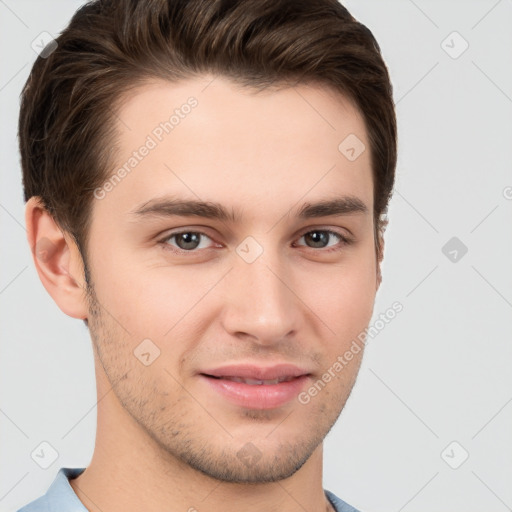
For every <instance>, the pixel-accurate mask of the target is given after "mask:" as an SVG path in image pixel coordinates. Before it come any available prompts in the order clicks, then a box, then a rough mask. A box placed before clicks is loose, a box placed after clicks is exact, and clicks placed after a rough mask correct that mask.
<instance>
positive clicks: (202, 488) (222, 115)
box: [26, 76, 380, 512]
mask: <svg viewBox="0 0 512 512" xmlns="http://www.w3.org/2000/svg"><path fill="white" fill-rule="evenodd" d="M212 80H213V81H212ZM190 96H194V97H195V98H197V100H198V106H197V107H195V108H194V109H193V110H192V111H191V113H190V114H189V115H188V116H186V117H185V118H184V119H181V120H180V124H179V125H178V126H177V127H175V129H174V130H173V131H172V132H171V133H170V134H168V135H167V136H166V137H165V138H164V139H163V140H162V141H161V142H160V143H159V144H158V146H157V147H156V148H154V149H153V150H152V151H151V152H150V153H149V154H148V156H146V157H145V158H144V159H143V160H142V161H141V162H140V163H139V164H138V165H137V167H136V168H135V169H133V170H132V171H131V173H130V174H129V175H127V176H126V177H125V178H124V179H123V180H122V181H121V182H120V183H119V184H117V185H116V186H115V187H114V188H113V189H112V190H111V191H110V192H109V193H108V194H106V196H105V197H104V198H103V199H101V200H100V199H94V204H93V211H92V221H91V226H90V239H89V244H88V247H87V249H88V268H89V272H90V275H91V279H92V283H91V284H92V286H93V292H92V295H91V296H89V297H88V296H87V294H86V293H85V289H86V283H85V279H84V267H83V262H82V259H81V256H80V253H79V251H78V249H77V247H76V245H75V243H74V242H73V240H72V239H71V237H70V236H69V235H68V234H67V233H66V232H65V231H62V230H61V229H60V228H59V227H58V226H57V224H56V223H55V222H54V221H53V219H52V218H51V217H50V216H49V215H48V213H47V212H45V211H44V209H42V208H41V204H40V202H39V201H38V198H32V199H30V200H29V201H28V203H27V207H26V223H27V230H28V240H29V244H30V245H31V247H35V246H36V244H37V243H40V242H41V240H44V241H45V243H47V244H48V241H49V243H50V246H51V248H52V250H51V251H48V252H47V253H46V254H45V257H44V258H38V257H37V255H35V256H34V262H35V265H36V268H37V271H38V273H39V276H40V278H41V281H42V283H43V285H44V286H45V288H46V289H47V291H48V292H49V294H50V295H51V296H52V298H53V299H54V300H55V302H56V303H57V304H58V306H59V307H60V308H61V310H62V311H63V312H64V313H66V314H67V315H69V316H71V317H74V318H80V319H87V320H88V325H89V329H90V333H91V338H92V341H93V347H94V357H95V369H96V379H97V392H98V405H97V418H98V419H97V434H96V446H95V451H94V455H93V457H92V461H91V463H90V465H89V466H88V468H87V469H86V471H85V472H84V473H83V474H82V475H80V476H79V477H78V478H76V479H74V480H71V481H70V483H71V486H72V488H73V489H74V491H75V492H76V494H77V496H78V497H79V499H80V500H81V501H82V502H83V504H84V505H85V506H86V507H87V508H88V509H89V510H90V511H98V512H100V511H103V512H104V511H107V510H108V511H109V512H118V511H119V512H121V511H123V512H131V511H134V512H135V511H138V510H142V509H144V510H148V511H162V510H166V511H167V512H174V511H176V512H178V511H186V510H190V509H191V508H194V509H196V510H212V511H217V510H222V511H224V512H229V511H235V510H236V511H239V510H244V511H247V512H252V511H261V510H267V511H278V510H279V511H280V512H291V511H299V510H307V511H310V512H313V511H322V512H323V511H325V510H326V509H327V510H329V507H328V505H327V500H326V498H325V496H324V494H323V488H322V448H323V444H322V441H323V439H324V437H325V436H326V434H327V432H328V431H329V429H330V428H331V427H332V426H333V424H334V423H335V421H336V419H337V418H338V416H339V414H340V413H341V411H342V409H343V407H344V405H345V402H346V400H347V398H348V397H349V395H350V392H351V389H352V386H353V384H354V382H355V379H356V375H357V372H358V370H359V366H360V362H361V357H362V354H363V351H362V350H361V351H360V352H359V353H358V354H356V355H354V358H353V359H352V361H351V362H350V364H348V365H347V366H345V367H344V368H343V370H342V371H340V372H337V373H336V377H335V378H333V379H332V380H331V381H330V382H329V383H328V384H327V386H326V387H325V388H324V389H323V390H322V391H321V392H319V393H318V394H317V395H316V396H315V397H313V398H312V399H311V401H310V402H309V403H307V404H301V403H300V402H299V401H298V400H291V401H290V402H288V403H286V404H285V405H283V406H280V407H277V408H275V409H271V410H257V409H249V408H244V407H240V406H237V405H234V404H232V403H231V402H229V401H227V400H226V399H225V398H224V397H222V396H221V395H219V394H218V393H216V392H215V391H213V390H212V389H210V387H209V386H207V385H206V384H205V383H204V380H202V379H200V378H199V377H198V371H200V370H201V369H205V368H212V367H218V366H221V365H225V364H227V363H240V362H244V363H246V362H250V363H254V364H257V365H269V364H273V363H278V362H283V363H292V364H296V365H298V366H301V367H306V368H308V369H309V370H310V371H311V376H310V381H309V383H308V384H307V385H306V386H305V388H304V389H307V388H308V387H309V386H310V385H311V384H312V383H314V382H316V381H317V380H318V379H319V378H321V376H322V374H323V373H324V372H325V371H326V370H327V369H328V368H330V367H332V365H333V363H334V362H335V361H336V358H337V357H338V356H339V355H342V354H344V353H345V351H346V350H347V349H348V348H349V347H350V345H351V343H352V340H353V339H355V338H356V336H357V335H358V334H359V333H360V332H361V331H363V330H364V329H365V327H367V326H368V324H369V322H370V320H371V316H372V312H373V306H374V300H375V294H376V291H377V289H378V287H379V284H380V276H379V268H378V267H379V264H380V262H378V261H377V260H376V251H375V241H374V225H373V215H372V212H373V181H372V172H371V163H370V152H369V150H368V149H367V150H366V151H364V152H363V153H362V154H361V155H360V156H359V157H358V158H357V159H356V160H355V161H352V162H351V161H349V160H348V159H347V158H345V156H344V155H342V154H341V153H340V151H339V150H338V145H339V144H340V142H341V141H342V140H343V139H344V138H345V137H346V136H347V135H349V134H351V133H353V134H356V135H357V137H358V138H359V139H361V140H362V141H363V142H364V144H365V145H366V148H369V147H370V144H369V141H368V137H367V134H366V130H365V126H364V122H363V119H362V117H361V115H360V114H359V113H358V111H357V110H356V109H355V108H354V107H353V105H352V104H351V103H350V102H349V101H347V99H345V98H344V97H343V96H341V95H339V94H335V93H334V92H332V91H330V90H329V89H327V88H326V87H325V86H322V85H309V86H306V85H301V86H297V87H295V88H283V89H280V90H267V91H264V92H259V93H257V94H256V93H255V91H254V90H251V89H247V88H244V89H242V88H240V87H237V86H235V84H234V83H233V82H231V81H229V80H228V79H225V78H222V77H218V76H217V77H212V76H202V77H199V78H195V79H191V80H187V81H184V82H180V83H178V84H170V83H166V82H162V81H153V82H148V83H147V84H145V85H143V86H141V87H139V88H138V89H136V90H134V91H132V92H131V93H130V95H129V96H127V97H126V98H125V101H124V102H123V103H122V106H121V107H120V109H119V112H118V115H119V118H120V121H119V122H118V126H117V129H118V133H119V138H118V147H117V153H116V166H115V167H114V168H113V170H115V169H117V168H118V167H119V166H121V165H122V164H123V163H124V162H126V160H127V159H128V158H129V156H130V155H131V154H132V152H133V151H134V150H136V149H137V148H139V147H140V146H141V145H142V144H143V143H144V141H145V140H146V137H147V136H148V134H151V133H152V130H153V129H154V128H155V126H157V125H158V124H159V123H160V122H161V121H163V120H165V119H168V117H169V115H170V113H172V111H173V110H174V108H177V107H179V106H180V105H182V104H183V103H185V102H186V100H187V98H189V97H190ZM167 112H169V113H167ZM165 194H174V195H176V196H180V197H183V198H186V199H201V200H204V201H217V202H219V203H222V204H223V205H224V206H225V207H226V208H227V209H228V210H231V209H232V208H233V209H234V210H235V211H237V212H239V213H240V216H241V219H240V220H239V221H238V222H236V223H232V222H229V221H219V220H214V219H207V218H199V217H167V218H165V217H156V216H155V217H151V218H144V219H141V218H137V217H135V216H134V215H133V214H131V213H130V212H131V211H133V210H134V209H135V208H136V207H137V206H140V205H141V204H144V203H146V202H147V201H149V200H151V199H153V198H155V197H160V196H162V195H165ZM333 195H336V196H338V195H351V196H355V197H357V198H359V199H360V200H361V201H362V202H363V203H364V204H365V205H366V206H367V209H368V210H367V212H366V213H362V212H359V213H352V214H349V215H342V216H330V217H321V218H314V219H307V220H304V219H299V218H298V217H297V216H296V212H297V211H298V209H299V207H300V206H302V205H303V204H304V203H306V202H308V203H312V202H315V201H318V200H321V199H326V198H332V197H333ZM183 228H185V230H188V231H192V232H197V231H198V230H199V231H201V232H204V233H205V234H206V235H207V236H206V237H204V236H203V237H202V238H201V239H200V240H201V243H200V245H199V247H198V248H195V249H193V251H195V252H189V253H187V254H183V255H178V254H175V253H173V252H172V250H169V248H168V247H169V246H171V247H173V248H175V249H178V248H182V249H183V248H184V247H185V249H186V247H187V246H186V244H184V243H183V241H181V245H180V240H178V238H179V237H175V238H167V240H164V241H163V242H162V240H163V239H164V238H165V237H166V236H167V237H169V235H170V232H171V231H172V230H174V231H177V230H182V229H183ZM320 228H321V229H323V230H326V229H331V230H334V231H337V232H339V233H341V234H343V235H347V236H351V237H352V238H353V240H354V241H353V243H352V244H349V245H343V244H342V242H340V239H339V238H337V237H336V236H334V235H331V236H330V237H328V236H327V238H326V241H325V243H324V244H323V245H320V244H318V243H317V245H314V243H313V242H312V241H311V240H308V237H305V236H303V235H304V234H306V233H310V232H311V231H314V230H315V229H316V230H319V229H320ZM248 236H251V237H253V238H254V239H255V240H256V241H257V242H258V244H259V245H260V246H261V248H262V249H263V253H262V254H261V255H260V256H259V257H258V258H257V259H256V260H255V261H254V262H253V263H250V264H249V263H247V261H245V260H244V259H243V258H242V257H240V256H239V254H238V253H237V252H236V249H237V247H239V246H240V244H241V243H242V242H243V241H244V240H245V239H246V237H248ZM166 244H167V249H166V248H165V247H166ZM196 245H198V244H196ZM326 245H327V246H328V247H327V249H329V248H332V247H338V248H339V250H337V251H331V252H329V253H327V252H325V251H326V248H325V246H326ZM189 247H190V246H189ZM145 339H150V340H151V341H152V343H154V345H156V346H157V347H158V349H159V350H160V355H159V357H157V358H156V359H155V360H154V361H153V362H152V363H151V364H149V365H148V366H145V365H144V364H142V363H141V362H140V360H139V359H138V358H137V357H135V356H134V350H136V348H137V347H138V346H139V345H140V343H141V342H142V340H145ZM249 442H250V443H252V445H253V446H254V447H256V449H257V451H258V454H259V459H258V460H256V461H255V462H254V463H251V464H247V463H246V462H244V460H242V458H241V457H240V456H238V455H237V454H238V453H239V452H240V450H241V449H243V448H244V446H247V443H249Z"/></svg>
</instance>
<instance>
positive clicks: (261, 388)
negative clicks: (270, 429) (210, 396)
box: [200, 364, 310, 409]
mask: <svg viewBox="0 0 512 512" xmlns="http://www.w3.org/2000/svg"><path fill="white" fill-rule="evenodd" d="M309 375H310V372H309V371H307V370H306V369H303V368H299V367H297V366H295V365H290V364H278V365H274V366H271V367H263V366H255V365H250V364H246V365H230V366H224V367H221V368H213V369H208V370H205V371H203V372H201V373H200V377H201V378H202V380H203V381H204V382H206V383H207V385H208V386H209V389H210V390H213V391H214V393H215V394H216V395H217V396H220V397H222V398H223V399H224V400H227V401H229V402H230V403H232V404H235V405H238V406H242V407H246V408H251V409H274V408H278V407H280V406H283V405H285V404H286V403H288V402H290V401H291V400H293V399H294V398H295V397H296V396H297V395H298V394H299V393H300V391H301V390H302V389H303V387H304V386H305V383H306V381H307V380H308V379H309Z"/></svg>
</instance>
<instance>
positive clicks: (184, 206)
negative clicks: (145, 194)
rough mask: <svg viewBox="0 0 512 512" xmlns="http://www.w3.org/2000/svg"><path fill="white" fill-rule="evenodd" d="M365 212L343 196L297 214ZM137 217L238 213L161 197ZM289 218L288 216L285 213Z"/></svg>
mask: <svg viewBox="0 0 512 512" xmlns="http://www.w3.org/2000/svg"><path fill="white" fill-rule="evenodd" d="M354 213H362V214H367V213H368V207H367V206H366V205H365V203H364V202H363V201H361V199H359V198H358V197H355V196H350V195H345V196H339V197H335V198H332V199H324V200H320V201H317V202H315V203H305V204H304V205H303V206H302V207H301V208H300V209H299V211H298V213H297V217H298V218H299V219H314V218H317V217H330V216H342V215H351V214H354ZM130 215H133V216H135V217H137V218H141V217H171V216H183V217H188V216H194V217H202V218H207V219H216V220H220V221H224V222H232V223H237V222H239V220H240V219H241V215H240V213H239V212H235V211H234V210H233V208H231V210H228V209H227V208H225V207H224V206H223V205H222V204H220V203H216V202H213V201H198V200H184V199H179V198H173V197H161V198H155V199H152V200H149V201H147V202H145V203H143V204H142V205H141V206H139V207H136V208H135V209H134V210H132V211H131V212H130ZM288 215H289V214H288Z"/></svg>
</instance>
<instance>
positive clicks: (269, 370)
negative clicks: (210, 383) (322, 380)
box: [200, 364, 310, 380]
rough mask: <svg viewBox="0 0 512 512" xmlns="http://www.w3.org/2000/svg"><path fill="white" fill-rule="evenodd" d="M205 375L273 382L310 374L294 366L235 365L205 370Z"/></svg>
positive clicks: (203, 372)
mask: <svg viewBox="0 0 512 512" xmlns="http://www.w3.org/2000/svg"><path fill="white" fill-rule="evenodd" d="M200 373H202V374H203V375H209V376H211V377H241V378H243V379H256V380H273V379H279V378H283V377H301V376H302V375H309V373H310V372H308V371H307V370H304V369H302V368H299V367H298V366H295V365H293V364H277V365H274V366H266V367H265V366H257V365H254V364H233V365H227V366H222V367H219V368H213V369H210V370H204V371H202V372H200Z"/></svg>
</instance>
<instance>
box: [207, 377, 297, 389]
mask: <svg viewBox="0 0 512 512" xmlns="http://www.w3.org/2000/svg"><path fill="white" fill-rule="evenodd" d="M203 375H205V377H211V378H212V379H224V380H230V381H232V382H241V383H243V384H248V385H249V386H270V385H272V384H280V383H281V382H290V381H292V380H293V379H296V378H297V377H292V376H290V375H287V376H284V377H278V378H276V379H264V380H261V379H250V378H244V377H230V376H229V375H223V376H221V377H216V376H214V375H206V374H203Z"/></svg>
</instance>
